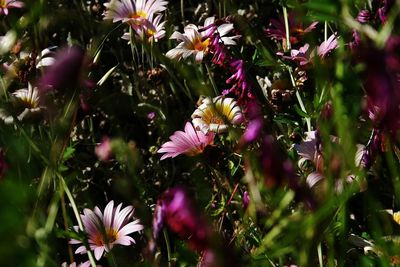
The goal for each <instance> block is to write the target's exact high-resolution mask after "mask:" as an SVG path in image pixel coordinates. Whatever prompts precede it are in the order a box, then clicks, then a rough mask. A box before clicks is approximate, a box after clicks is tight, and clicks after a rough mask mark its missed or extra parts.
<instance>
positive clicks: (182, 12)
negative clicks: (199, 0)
mask: <svg viewBox="0 0 400 267" xmlns="http://www.w3.org/2000/svg"><path fill="white" fill-rule="evenodd" d="M183 2H184V0H181V17H182V25H183V26H185V9H184V8H183V6H184V3H183Z"/></svg>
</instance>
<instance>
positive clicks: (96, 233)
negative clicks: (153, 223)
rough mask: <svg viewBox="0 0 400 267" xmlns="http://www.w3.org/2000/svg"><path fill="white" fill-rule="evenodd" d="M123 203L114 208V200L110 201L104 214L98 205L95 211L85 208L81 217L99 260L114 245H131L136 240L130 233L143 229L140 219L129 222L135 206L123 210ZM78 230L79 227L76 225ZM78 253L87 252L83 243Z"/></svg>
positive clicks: (77, 241) (73, 242)
mask: <svg viewBox="0 0 400 267" xmlns="http://www.w3.org/2000/svg"><path fill="white" fill-rule="evenodd" d="M121 207H122V204H119V205H118V206H117V207H116V208H114V201H110V202H109V203H108V204H107V206H106V208H105V209H104V214H103V213H102V212H101V211H100V209H99V208H98V207H95V208H94V211H92V210H90V209H84V210H83V215H81V219H82V222H83V225H84V227H85V231H86V233H87V235H88V239H89V240H88V241H89V246H90V249H91V250H93V251H94V256H95V258H96V260H99V259H100V258H101V256H102V255H103V253H104V251H106V252H109V251H110V250H111V249H112V248H113V246H114V245H117V244H120V245H123V246H129V245H131V244H134V243H135V240H134V239H133V238H132V237H130V236H129V234H131V233H134V232H138V231H141V230H143V228H144V227H143V225H141V224H140V221H139V220H134V221H132V222H129V221H130V220H131V219H132V216H133V210H134V209H133V207H132V206H127V207H125V208H124V209H122V210H121ZM74 229H75V230H76V231H77V230H78V227H77V226H74ZM70 243H71V244H82V241H80V240H75V239H72V240H71V241H70ZM75 253H76V254H84V253H87V250H86V247H85V246H84V245H83V244H82V245H81V246H80V247H78V249H77V250H76V251H75Z"/></svg>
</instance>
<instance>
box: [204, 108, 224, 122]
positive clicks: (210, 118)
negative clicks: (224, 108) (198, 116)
mask: <svg viewBox="0 0 400 267" xmlns="http://www.w3.org/2000/svg"><path fill="white" fill-rule="evenodd" d="M203 112H204V114H203V121H204V122H205V123H207V124H219V125H222V124H225V122H224V118H223V117H221V116H220V114H219V112H218V111H217V110H215V108H213V107H212V106H209V107H208V108H207V109H206V110H203ZM221 115H224V114H223V113H222V114H221Z"/></svg>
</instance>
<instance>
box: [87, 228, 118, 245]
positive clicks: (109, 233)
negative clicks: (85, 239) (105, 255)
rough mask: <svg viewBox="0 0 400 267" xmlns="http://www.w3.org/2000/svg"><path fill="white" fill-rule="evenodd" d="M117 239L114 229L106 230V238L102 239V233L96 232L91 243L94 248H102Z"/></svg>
mask: <svg viewBox="0 0 400 267" xmlns="http://www.w3.org/2000/svg"><path fill="white" fill-rule="evenodd" d="M117 239H118V232H117V231H116V230H115V229H107V230H106V238H104V235H103V233H101V232H98V233H96V235H95V236H94V238H93V242H94V244H95V245H96V246H98V247H100V246H104V245H105V244H110V243H113V242H114V241H115V240H117Z"/></svg>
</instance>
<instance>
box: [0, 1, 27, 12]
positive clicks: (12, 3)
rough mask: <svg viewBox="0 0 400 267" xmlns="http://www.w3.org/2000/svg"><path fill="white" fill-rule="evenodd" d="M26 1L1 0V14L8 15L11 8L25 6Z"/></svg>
mask: <svg viewBox="0 0 400 267" xmlns="http://www.w3.org/2000/svg"><path fill="white" fill-rule="evenodd" d="M23 7H24V3H23V2H21V1H17V0H0V15H1V14H4V15H8V9H9V8H23Z"/></svg>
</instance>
